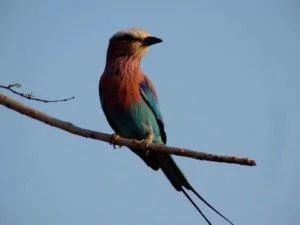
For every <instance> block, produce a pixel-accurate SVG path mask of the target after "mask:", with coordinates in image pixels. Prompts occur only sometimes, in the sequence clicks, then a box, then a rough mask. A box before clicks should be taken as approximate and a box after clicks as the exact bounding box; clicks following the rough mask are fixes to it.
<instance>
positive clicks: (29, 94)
mask: <svg viewBox="0 0 300 225" xmlns="http://www.w3.org/2000/svg"><path fill="white" fill-rule="evenodd" d="M20 87H21V84H20V83H15V84H9V85H7V86H4V85H0V88H3V89H6V90H9V91H11V92H12V93H14V94H16V95H19V96H21V97H23V98H27V99H30V100H34V101H38V102H44V103H52V102H66V101H69V100H72V99H74V98H75V96H72V97H69V98H64V99H58V100H46V99H41V98H36V97H34V95H33V93H32V92H31V93H22V92H18V91H16V90H14V88H20Z"/></svg>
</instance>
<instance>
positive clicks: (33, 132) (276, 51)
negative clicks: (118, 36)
mask: <svg viewBox="0 0 300 225" xmlns="http://www.w3.org/2000/svg"><path fill="white" fill-rule="evenodd" d="M299 19H300V4H299V2H298V1H295V0H282V1H276V0H264V1H258V0H256V1H209V0H207V1H177V2H176V1H169V2H168V1H144V2H143V1H130V0H128V1H113V0H110V1H108V0H107V1H101V0H100V1H99V0H98V1H77V0H76V1H61V0H60V1H58V0H52V1H50V0H49V1H38V0H36V1H33V0H28V1H13V0H2V1H0V30H1V35H0V81H1V83H2V84H9V83H12V82H15V81H18V82H21V83H22V84H23V86H24V91H25V90H26V91H29V92H30V91H32V92H34V94H35V95H36V96H38V97H44V98H52V99H57V98H63V97H68V96H72V95H75V96H76V99H75V100H74V101H71V102H67V103H61V104H42V103H36V102H31V101H26V100H25V99H20V98H18V97H16V96H13V97H15V98H17V99H19V100H20V101H22V102H24V103H26V104H28V105H31V106H32V107H36V108H37V109H40V110H42V111H44V112H46V113H48V114H50V115H53V116H55V117H58V118H60V119H63V120H67V121H70V122H73V123H75V124H76V125H79V126H82V127H85V128H89V129H95V130H98V131H102V132H108V133H112V130H111V129H110V127H109V126H108V124H107V122H106V120H105V118H104V115H103V113H102V111H101V108H100V104H99V99H98V90H97V87H98V80H99V77H100V74H101V73H102V71H103V68H104V63H105V55H106V47H107V44H108V39H109V37H110V36H111V35H113V34H114V33H115V32H116V31H118V30H119V29H122V28H128V27H142V28H144V29H146V30H147V31H148V32H150V33H151V34H153V35H156V36H158V37H161V38H162V39H164V42H163V43H162V44H160V45H157V46H154V47H153V48H152V49H151V50H150V53H149V55H148V56H147V57H146V58H145V61H144V62H143V68H144V71H145V73H146V74H148V75H149V76H150V77H151V79H152V80H153V81H154V83H155V84H156V87H157V91H158V94H159V99H160V105H161V110H162V112H163V115H164V118H165V123H166V130H167V133H168V140H169V145H172V146H184V147H186V148H191V149H198V150H203V151H207V152H211V153H217V154H227V155H239V156H249V157H251V158H254V159H256V160H257V163H258V166H257V167H255V168H247V167H241V166H237V165H227V164H219V163H209V162H201V161H196V160H191V159H186V158H181V157H177V158H176V161H177V162H178V164H179V165H180V167H181V168H182V170H183V171H184V172H185V174H186V176H187V177H188V178H189V180H190V181H191V183H192V184H193V185H194V186H195V187H196V189H198V190H199V191H200V192H201V193H202V194H203V196H205V197H206V198H207V199H208V200H209V201H210V202H211V203H213V204H214V205H215V206H216V208H218V209H220V210H221V211H222V212H223V213H224V214H225V215H226V216H228V217H229V218H230V219H232V220H233V221H234V222H235V223H236V224H237V225H238V224H239V225H241V224H243V225H262V224H274V225H282V224H287V225H294V224H300V219H299V209H300V195H299V190H300V175H299V171H300V164H299V159H298V158H299V157H300V153H299V146H300V117H299V115H300V105H299V102H300V90H299V84H300V77H299V73H300V63H299V58H300V43H299V42H300V27H299V23H300V21H299ZM0 91H1V92H3V90H0ZM6 94H9V93H7V92H6ZM0 124H1V126H0V137H1V147H0V224H1V225H20V224H22V225H41V224H43V225H82V224H89V225H99V224H107V225H116V224H118V225H121V224H124V225H129V224H131V225H135V224H136V225H141V224H143V225H153V224H172V225H179V224H205V222H204V220H203V219H202V218H201V217H200V216H199V215H198V214H197V212H196V211H195V210H194V209H193V207H192V206H191V205H189V203H188V202H187V200H186V199H185V198H184V196H183V195H182V194H181V193H177V192H176V191H174V190H173V189H172V186H171V185H170V183H169V182H168V181H167V180H166V179H165V177H164V175H163V174H162V173H161V172H158V173H154V172H152V171H151V170H150V169H149V168H148V167H147V166H145V165H144V164H143V163H142V161H141V160H140V159H139V158H137V157H136V156H135V155H133V154H132V153H131V152H129V151H127V150H126V149H124V148H122V149H120V150H118V151H115V150H112V148H111V147H110V146H109V145H108V144H105V143H102V142H98V141H94V140H90V139H84V138H81V137H77V136H74V135H71V134H68V133H65V132H63V131H60V130H57V129H55V128H52V127H49V126H46V125H44V124H42V123H40V122H37V121H34V120H32V119H28V118H26V117H24V116H22V115H20V114H17V113H15V112H13V111H10V110H8V109H6V108H3V107H0ZM203 208H204V211H205V212H206V213H207V215H208V216H209V218H210V219H211V220H212V221H213V222H214V223H213V224H226V223H225V222H223V221H222V220H221V219H219V217H218V216H217V215H215V214H214V213H212V212H211V211H209V210H207V209H206V208H205V207H203Z"/></svg>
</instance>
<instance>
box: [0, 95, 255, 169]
mask: <svg viewBox="0 0 300 225" xmlns="http://www.w3.org/2000/svg"><path fill="white" fill-rule="evenodd" d="M0 104H1V105H3V106H5V107H7V108H9V109H12V110H14V111H16V112H19V113H21V114H23V115H26V116H28V117H31V118H33V119H36V120H38V121H41V122H44V123H46V124H48V125H50V126H53V127H56V128H59V129H62V130H64V131H67V132H69V133H72V134H76V135H79V136H82V137H86V138H91V139H96V140H101V141H104V142H108V143H110V142H111V138H112V135H109V134H105V133H100V132H97V131H93V130H88V129H84V128H81V127H77V126H75V125H73V124H72V123H70V122H66V121H63V120H59V119H57V118H54V117H52V116H49V115H47V114H45V113H43V112H40V111H38V110H36V109H33V108H30V107H28V106H26V105H24V104H22V103H20V102H18V101H16V100H14V99H12V98H10V97H8V96H6V95H4V94H2V93H1V92H0ZM115 144H117V145H119V146H127V147H130V148H138V149H140V150H141V151H157V152H165V153H169V154H172V155H178V156H184V157H189V158H194V159H199V160H207V161H214V162H223V163H234V164H240V165H245V166H255V165H256V162H255V161H254V160H252V159H249V158H238V157H236V156H222V155H213V154H209V153H204V152H197V151H191V150H188V149H184V148H176V147H169V146H165V145H157V144H150V145H149V146H148V148H146V147H145V146H144V145H143V144H140V143H138V142H137V141H136V140H132V139H125V138H118V139H116V140H115Z"/></svg>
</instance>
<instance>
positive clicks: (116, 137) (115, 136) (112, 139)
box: [109, 134, 120, 149]
mask: <svg viewBox="0 0 300 225" xmlns="http://www.w3.org/2000/svg"><path fill="white" fill-rule="evenodd" d="M119 139H120V135H118V134H112V135H111V137H110V141H109V144H110V145H112V146H113V147H114V149H116V144H117V143H116V142H117V141H118V140H119Z"/></svg>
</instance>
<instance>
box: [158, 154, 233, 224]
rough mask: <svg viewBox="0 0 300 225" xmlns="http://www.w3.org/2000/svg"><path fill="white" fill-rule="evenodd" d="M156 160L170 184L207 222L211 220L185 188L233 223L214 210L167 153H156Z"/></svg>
mask: <svg viewBox="0 0 300 225" xmlns="http://www.w3.org/2000/svg"><path fill="white" fill-rule="evenodd" d="M157 160H158V162H159V165H160V168H161V169H162V171H163V173H164V174H165V175H166V177H167V178H168V179H169V181H170V182H171V184H172V185H173V186H174V188H175V189H176V190H177V191H182V192H183V194H184V195H185V196H186V198H187V199H188V200H189V201H190V202H191V204H192V205H193V206H194V207H195V208H196V210H197V211H198V212H199V213H200V214H201V216H202V217H203V218H204V219H205V220H206V222H207V223H208V224H211V222H210V221H209V220H208V218H207V217H206V216H205V215H204V213H203V212H202V211H201V210H200V208H199V207H198V206H197V205H196V203H195V202H194V201H193V199H192V198H191V197H190V196H189V195H188V193H187V192H186V190H185V189H187V190H190V191H192V192H193V193H194V194H195V195H196V196H197V197H198V198H199V199H200V200H201V201H202V202H204V203H205V204H206V205H207V206H208V207H209V208H210V209H212V210H213V211H214V212H216V213H217V214H218V215H219V216H221V217H222V218H223V219H224V220H226V221H227V222H229V223H230V224H232V225H233V223H232V222H231V221H230V220H229V219H227V218H226V217H225V216H224V215H223V214H221V213H220V212H219V211H218V210H216V209H215V208H214V207H213V206H212V205H211V204H210V203H208V202H207V201H206V200H205V199H204V198H203V197H202V196H201V195H200V194H199V193H198V192H197V191H196V190H195V189H194V188H193V187H192V186H191V185H190V183H189V182H188V181H187V179H186V178H185V176H184V175H183V173H182V172H181V171H180V169H179V168H178V166H177V165H176V163H175V162H174V160H173V158H172V157H171V156H170V155H167V154H163V153H162V154H157Z"/></svg>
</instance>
